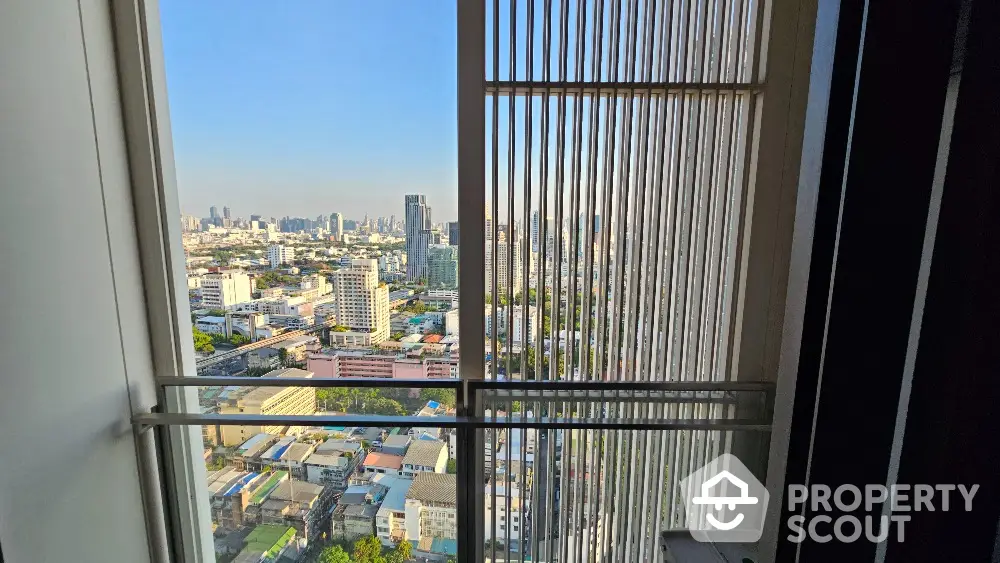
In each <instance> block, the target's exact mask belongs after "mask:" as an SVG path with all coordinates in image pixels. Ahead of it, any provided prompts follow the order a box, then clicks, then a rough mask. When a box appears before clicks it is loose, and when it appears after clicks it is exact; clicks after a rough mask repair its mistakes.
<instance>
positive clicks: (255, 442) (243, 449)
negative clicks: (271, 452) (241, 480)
mask: <svg viewBox="0 0 1000 563" xmlns="http://www.w3.org/2000/svg"><path fill="white" fill-rule="evenodd" d="M278 438H279V436H278V435H276V434H265V433H260V434H255V435H254V436H252V437H251V438H250V439H248V440H247V441H246V442H243V443H242V444H240V446H239V447H237V448H236V449H235V450H233V451H232V453H231V454H230V455H229V458H228V462H229V463H230V464H232V465H233V467H235V468H236V469H239V470H240V471H245V470H247V469H248V468H251V467H253V468H256V469H258V470H259V468H260V456H261V454H263V453H264V452H266V451H267V450H268V449H270V448H271V446H273V445H274V443H275V442H277V441H278Z"/></svg>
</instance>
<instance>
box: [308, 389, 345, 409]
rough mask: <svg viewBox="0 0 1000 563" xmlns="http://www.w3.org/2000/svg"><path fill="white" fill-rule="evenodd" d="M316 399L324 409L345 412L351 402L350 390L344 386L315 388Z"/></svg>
mask: <svg viewBox="0 0 1000 563" xmlns="http://www.w3.org/2000/svg"><path fill="white" fill-rule="evenodd" d="M316 400H317V401H318V402H319V404H320V405H321V406H322V407H323V409H324V410H335V411H342V412H346V411H347V408H348V407H349V406H350V404H351V390H350V389H347V388H344V387H331V388H329V389H317V390H316Z"/></svg>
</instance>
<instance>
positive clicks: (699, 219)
mask: <svg viewBox="0 0 1000 563" xmlns="http://www.w3.org/2000/svg"><path fill="white" fill-rule="evenodd" d="M485 2H486V29H485V30H484V41H485V42H486V59H487V60H486V61H485V63H486V77H485V91H486V100H485V105H484V110H485V115H484V117H485V120H486V131H487V142H486V147H487V153H488V154H487V155H486V162H487V166H486V172H487V178H486V182H485V184H486V193H485V194H484V196H485V198H486V209H487V211H486V217H485V218H484V220H485V229H486V233H485V234H486V236H485V238H486V249H485V254H484V255H485V259H486V260H485V262H486V264H485V267H486V277H485V279H486V288H485V291H486V294H487V297H488V300H487V306H486V310H485V311H484V314H485V315H486V317H487V321H486V326H487V327H488V329H487V333H488V334H486V338H487V343H488V344H487V353H488V360H487V366H486V374H487V377H493V378H521V379H526V380H577V381H594V380H597V381H622V380H625V381H724V380H727V379H728V378H729V376H728V374H729V373H730V371H731V366H730V358H731V353H730V352H731V350H730V349H731V340H732V332H733V330H734V328H733V327H734V324H735V323H734V319H733V317H734V310H735V299H736V295H735V291H734V290H735V287H736V286H737V285H738V284H737V280H736V276H737V274H738V270H739V268H738V266H739V261H740V256H741V237H740V233H741V232H742V229H743V222H744V218H745V209H746V207H747V205H748V202H747V199H748V198H747V197H746V193H747V190H746V184H747V172H748V167H749V165H750V160H751V155H752V153H753V142H752V139H753V133H754V132H753V128H754V123H755V115H756V111H757V108H758V106H759V100H758V99H757V98H758V97H759V96H760V94H759V88H758V86H759V74H760V73H761V69H760V65H759V64H758V61H757V53H758V52H759V51H760V49H759V44H760V36H761V31H762V27H763V21H764V15H763V7H762V6H761V3H760V1H759V0H485ZM533 408H544V406H543V405H539V404H538V403H534V404H532V403H531V402H529V401H522V402H511V403H510V404H509V405H507V409H508V410H509V411H513V414H519V415H528V414H532V413H531V412H530V411H531V410H532V409H533ZM559 408H561V409H564V412H569V413H572V414H574V415H576V416H590V417H598V416H607V415H620V416H634V417H645V418H665V417H668V418H678V419H685V418H691V419H697V418H709V417H719V416H723V414H724V413H721V412H710V411H712V410H713V409H722V408H723V407H721V406H711V405H707V404H688V405H685V404H677V403H675V404H662V403H661V404H653V403H650V402H642V401H635V400H613V399H609V400H606V401H596V402H595V401H591V402H583V401H581V402H576V403H568V404H564V405H562V406H560V407H559ZM508 414H510V413H508ZM534 414H538V413H534ZM549 414H551V413H549ZM526 432H536V433H538V435H535V436H534V440H533V444H534V450H535V451H534V455H533V456H531V457H533V460H532V462H531V467H530V469H529V468H527V466H528V462H527V460H528V458H529V455H528V454H529V453H531V452H529V451H528V450H529V448H530V447H529V442H532V440H528V439H526V438H525V436H521V439H520V440H518V441H515V440H513V439H511V434H512V433H511V432H507V433H506V434H507V436H506V437H505V432H504V431H502V430H501V431H499V432H497V434H496V435H495V436H491V437H490V439H489V440H488V442H489V444H490V445H488V446H487V447H491V448H493V451H494V452H496V450H497V449H498V448H499V449H500V451H501V452H503V449H504V448H507V451H506V452H503V453H504V454H505V455H501V456H499V457H500V458H502V459H503V460H506V465H504V464H502V463H501V461H502V460H501V459H498V456H497V455H493V457H492V458H493V460H494V461H493V463H492V468H491V469H490V470H489V471H488V472H487V478H488V480H489V483H488V484H487V491H486V495H487V497H488V498H487V504H488V505H489V506H492V507H494V509H492V510H491V511H490V512H489V519H490V520H492V521H487V522H486V527H487V529H488V530H493V531H494V532H496V531H498V525H497V518H498V512H500V511H499V510H497V509H496V508H497V507H498V506H499V505H503V506H504V511H503V513H504V514H506V518H507V520H506V523H507V525H506V526H505V528H504V534H498V535H497V537H496V539H498V540H500V541H499V542H491V544H490V545H488V548H487V552H486V555H487V557H488V558H491V559H492V560H497V559H498V558H499V559H501V560H503V559H504V558H506V559H507V560H518V559H520V560H521V561H524V560H525V557H527V560H529V561H551V560H555V559H558V560H559V561H605V560H611V561H629V562H631V561H642V560H645V559H646V558H652V557H654V555H655V549H656V545H657V532H658V531H659V530H662V529H665V528H675V527H681V526H683V524H684V514H683V510H682V507H681V506H680V502H679V501H678V499H676V485H677V481H678V480H679V479H680V478H681V477H683V476H684V475H686V474H687V473H688V472H690V471H691V470H693V469H695V468H697V467H698V466H700V465H702V464H703V463H705V462H707V461H708V460H710V459H712V458H713V457H715V456H716V455H718V454H719V453H721V452H722V450H723V449H724V447H725V444H724V440H725V437H724V436H721V435H719V434H718V433H715V432H711V431H675V432H665V431H660V432H654V431H644V430H628V431H626V430H614V431H598V430H529V431H526ZM494 438H495V439H494ZM512 444H514V447H520V448H521V450H522V451H521V452H520V455H519V456H518V455H514V454H516V453H517V452H514V454H512V452H510V448H511V447H512ZM542 449H544V452H543V451H541V450H542ZM512 456H513V457H514V458H517V459H520V460H521V462H520V463H521V465H518V466H515V464H514V463H512V462H511V460H512ZM513 488H517V489H518V490H519V491H520V495H521V496H520V499H517V498H512V496H513V495H512V494H510V491H511V490H512V489H513ZM519 501H521V502H523V503H524V506H523V508H522V509H521V511H520V512H521V514H522V522H523V523H522V524H521V525H520V526H519V529H518V530H517V533H516V534H515V533H513V529H512V528H513V526H512V525H511V524H512V520H511V515H512V508H511V507H512V503H513V506H514V511H515V512H517V503H518V502H519ZM501 524H502V522H501ZM525 524H528V526H527V527H525Z"/></svg>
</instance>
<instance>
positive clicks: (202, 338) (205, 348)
mask: <svg viewBox="0 0 1000 563" xmlns="http://www.w3.org/2000/svg"><path fill="white" fill-rule="evenodd" d="M191 334H192V336H193V338H194V349H195V350H196V351H198V352H205V353H206V354H211V353H213V352H215V346H213V345H212V337H211V336H209V335H207V334H205V333H204V332H202V331H200V330H198V329H197V328H196V327H193V326H192V327H191Z"/></svg>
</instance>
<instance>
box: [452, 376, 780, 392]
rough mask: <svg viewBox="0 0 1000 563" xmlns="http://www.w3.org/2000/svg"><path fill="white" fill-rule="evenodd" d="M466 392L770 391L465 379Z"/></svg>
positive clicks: (724, 385) (754, 385) (745, 385)
mask: <svg viewBox="0 0 1000 563" xmlns="http://www.w3.org/2000/svg"><path fill="white" fill-rule="evenodd" d="M467 381H468V382H469V389H470V390H472V391H476V390H480V389H481V390H491V389H495V390H504V389H519V390H535V391H563V390H565V391H616V390H619V391H733V392H736V391H773V390H774V384H773V383H770V382H767V381H566V380H558V381H552V380H550V381H537V380H532V381H521V380H504V381H497V380H492V379H469V380H467Z"/></svg>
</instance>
